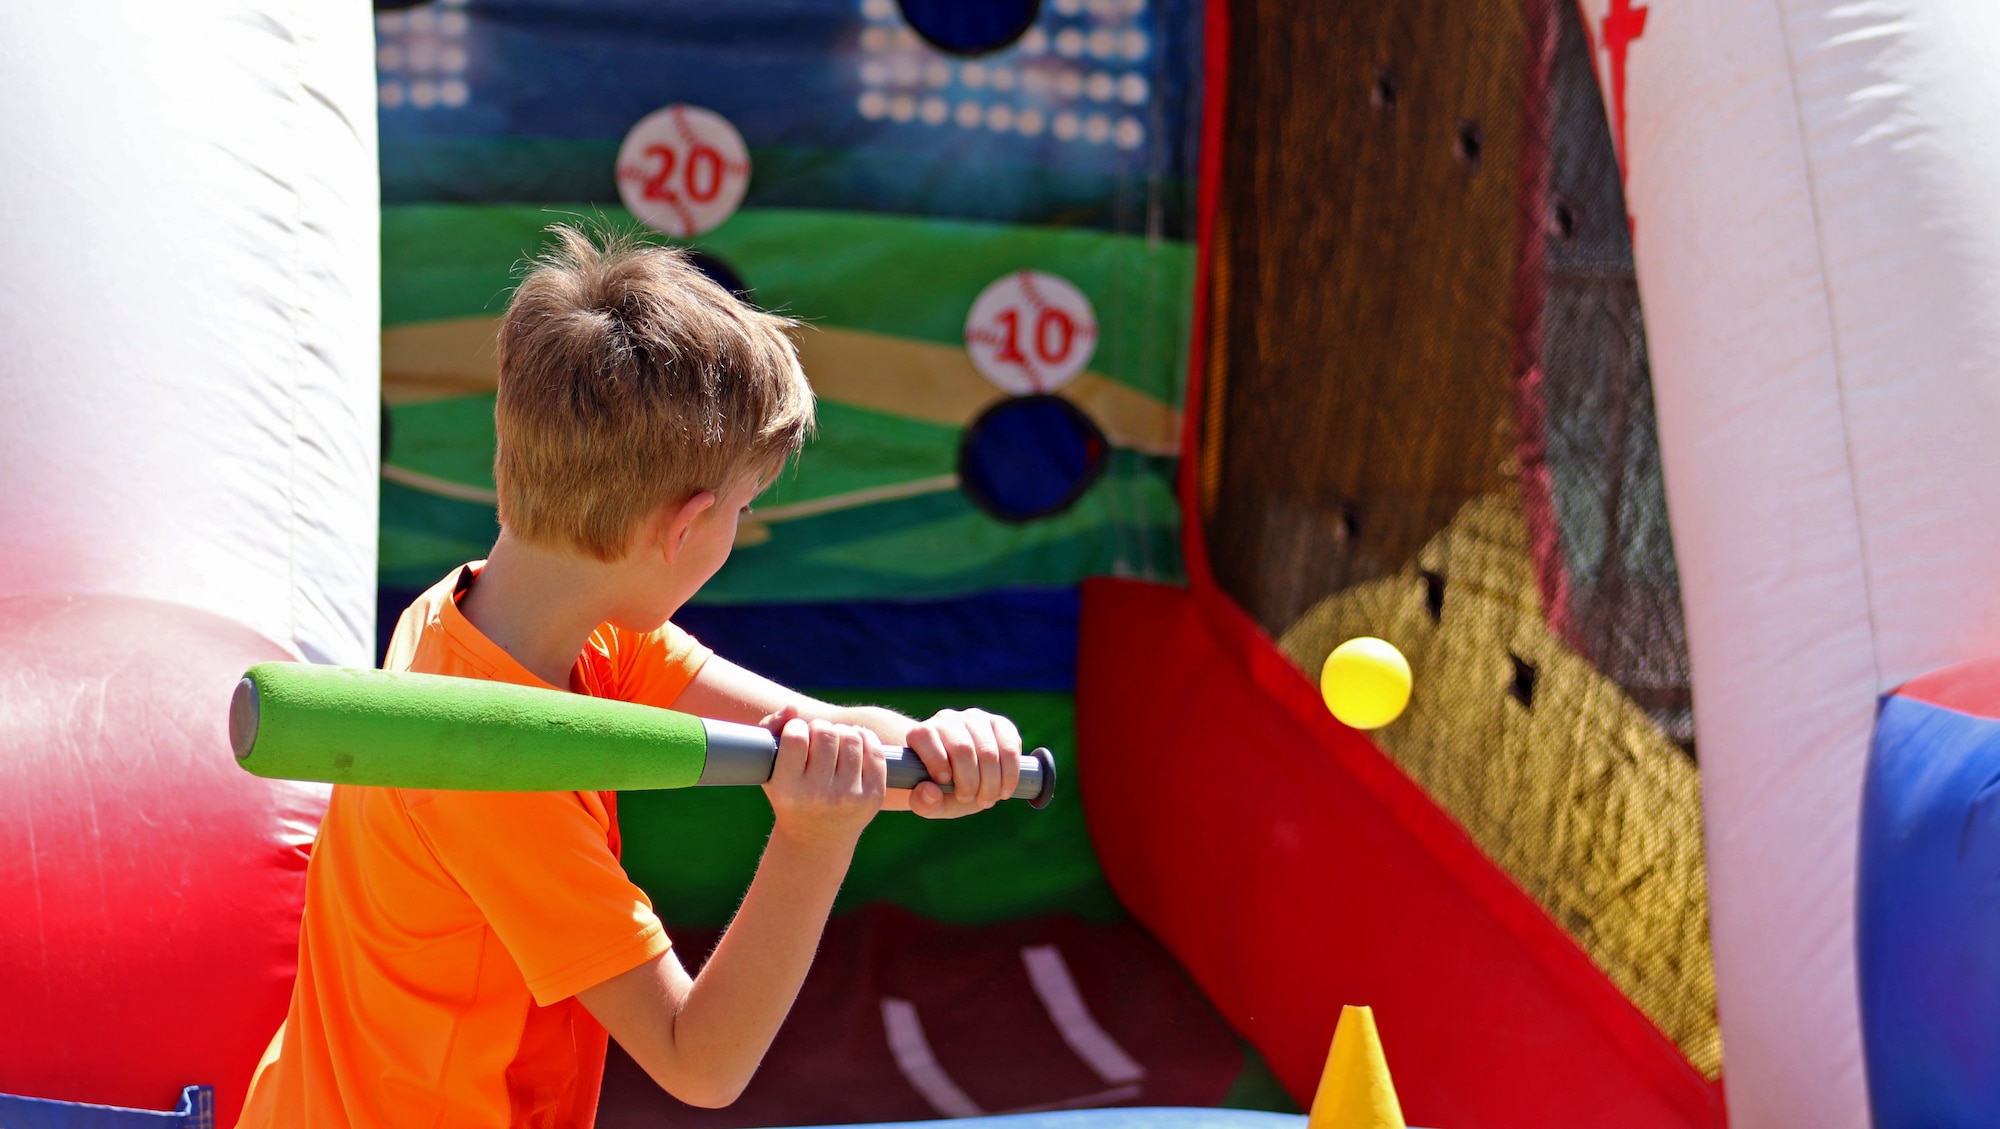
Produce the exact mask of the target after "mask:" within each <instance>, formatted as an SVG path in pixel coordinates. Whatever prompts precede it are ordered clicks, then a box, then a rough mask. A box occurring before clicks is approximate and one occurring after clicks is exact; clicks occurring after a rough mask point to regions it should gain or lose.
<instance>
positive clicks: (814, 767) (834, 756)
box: [805, 721, 840, 789]
mask: <svg viewBox="0 0 2000 1129" xmlns="http://www.w3.org/2000/svg"><path fill="white" fill-rule="evenodd" d="M839 760H840V733H839V731H838V730H836V729H835V728H834V727H833V726H832V725H830V724H829V723H827V722H824V721H815V722H813V723H812V747H811V748H810V749H809V750H807V752H806V770H805V778H806V783H807V784H809V785H813V786H815V787H818V788H821V789H824V788H826V787H827V786H828V785H830V784H831V783H833V770H834V768H835V766H836V765H837V764H838V763H839Z"/></svg>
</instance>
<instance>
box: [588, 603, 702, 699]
mask: <svg viewBox="0 0 2000 1129" xmlns="http://www.w3.org/2000/svg"><path fill="white" fill-rule="evenodd" d="M621 642H623V643H624V644H625V645H624V646H621V647H620V648H619V649H618V662H617V674H616V677H617V685H616V686H615V687H614V694H613V696H615V697H617V698H619V699H620V700H622V701H627V702H637V703H639V704H640V705H645V706H658V707H660V708H662V709H666V708H669V707H671V706H672V705H673V704H674V702H675V701H676V700H678V699H679V698H680V696H681V693H682V692H683V691H685V690H686V689H687V688H688V684H689V683H691V682H693V681H694V676H695V675H697V674H700V673H701V668H702V664H704V663H706V662H708V660H709V657H710V656H711V655H713V654H714V652H713V651H710V650H709V649H708V648H707V647H704V646H702V645H701V643H700V642H698V641H697V640H696V639H695V637H694V636H692V635H689V634H688V633H687V632H685V631H682V630H681V629H680V628H678V627H675V626H674V625H673V624H671V623H670V624H667V625H666V626H665V627H662V628H660V629H659V630H658V631H649V632H647V633H645V634H644V635H639V634H636V633H634V634H628V635H626V636H625V638H624V639H623V640H621Z"/></svg>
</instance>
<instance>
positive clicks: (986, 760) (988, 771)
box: [965, 710, 1003, 808]
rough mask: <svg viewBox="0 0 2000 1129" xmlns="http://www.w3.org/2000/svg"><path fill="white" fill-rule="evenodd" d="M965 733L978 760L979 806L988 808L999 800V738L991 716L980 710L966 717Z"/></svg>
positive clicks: (1000, 793) (1000, 794)
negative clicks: (994, 729)
mask: <svg viewBox="0 0 2000 1129" xmlns="http://www.w3.org/2000/svg"><path fill="white" fill-rule="evenodd" d="M965 729H966V734H967V735H968V736H969V737H970V738H971V739H972V748H973V754H974V755H975V756H976V757H977V758H978V760H979V792H978V800H979V806H980V807H983V808H990V807H992V806H993V805H994V804H997V803H999V802H1000V797H1001V796H1002V795H1003V793H1002V792H1001V791H1000V777H1001V769H1000V738H999V735H998V734H996V733H995V732H994V731H993V718H992V716H991V715H990V714H987V713H985V712H983V711H980V710H973V711H971V713H969V714H968V715H967V717H966V723H965Z"/></svg>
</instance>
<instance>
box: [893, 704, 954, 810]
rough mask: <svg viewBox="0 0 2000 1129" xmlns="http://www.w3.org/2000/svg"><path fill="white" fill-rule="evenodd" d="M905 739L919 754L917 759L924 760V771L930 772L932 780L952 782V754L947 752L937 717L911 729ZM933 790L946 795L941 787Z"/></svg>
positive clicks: (911, 749)
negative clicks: (939, 732) (936, 720)
mask: <svg viewBox="0 0 2000 1129" xmlns="http://www.w3.org/2000/svg"><path fill="white" fill-rule="evenodd" d="M903 740H904V741H906V742H908V744H909V748H910V751H911V752H913V753H915V754H917V759H918V760H920V761H922V762H924V771H925V772H927V773H929V774H930V777H931V779H932V780H935V781H937V782H938V783H939V784H949V783H951V755H950V754H949V753H947V752H945V747H944V738H942V737H941V736H939V735H938V730H937V725H936V722H935V719H933V720H931V721H926V722H924V723H923V724H922V725H919V726H917V727H915V728H913V729H911V730H910V732H909V735H908V736H906V737H904V738H903ZM933 791H935V792H937V794H938V795H939V796H943V795H944V790H943V789H941V788H938V789H933Z"/></svg>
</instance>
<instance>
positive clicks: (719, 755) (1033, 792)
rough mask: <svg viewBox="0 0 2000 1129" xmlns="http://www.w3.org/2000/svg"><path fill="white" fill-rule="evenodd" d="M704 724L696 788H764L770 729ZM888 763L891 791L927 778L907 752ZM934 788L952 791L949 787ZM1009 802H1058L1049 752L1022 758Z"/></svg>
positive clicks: (891, 755)
mask: <svg viewBox="0 0 2000 1129" xmlns="http://www.w3.org/2000/svg"><path fill="white" fill-rule="evenodd" d="M702 725H703V726H704V727H706V728H707V730H708V759H707V760H706V761H705V762H703V764H702V768H701V779H700V780H697V781H695V783H696V784H699V785H711V784H762V783H764V782H765V781H767V780H769V779H771V767H772V766H773V765H774V764H776V763H777V760H778V739H777V738H776V737H775V736H773V735H772V733H771V731H770V730H768V729H760V728H758V727H757V726H755V725H738V724H736V723H735V722H730V721H708V720H704V721H703V722H702ZM888 760H889V787H891V788H914V787H916V786H917V785H919V784H922V783H923V782H924V781H926V780H929V779H930V778H931V775H930V773H928V772H926V771H924V762H923V761H922V760H919V759H918V757H917V754H915V753H913V752H911V751H910V750H908V749H890V750H888ZM938 787H940V788H942V789H944V790H945V791H946V792H950V791H951V785H949V784H940V785H938ZM1007 798H1008V799H1010V800H1026V801H1028V806H1029V807H1032V808H1045V807H1048V806H1049V801H1050V800H1053V799H1055V798H1056V760H1055V757H1053V756H1051V755H1050V753H1049V751H1048V750H1047V749H1036V750H1035V751H1034V752H1032V753H1023V754H1022V755H1021V780H1020V783H1018V784H1016V785H1015V786H1014V794H1013V795H1012V796H1009V797H1007Z"/></svg>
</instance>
